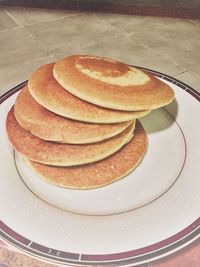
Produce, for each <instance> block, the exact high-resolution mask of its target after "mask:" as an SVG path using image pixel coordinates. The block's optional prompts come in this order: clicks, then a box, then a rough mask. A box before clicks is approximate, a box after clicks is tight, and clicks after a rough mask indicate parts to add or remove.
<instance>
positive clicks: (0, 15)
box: [0, 8, 17, 31]
mask: <svg viewBox="0 0 200 267" xmlns="http://www.w3.org/2000/svg"><path fill="white" fill-rule="evenodd" d="M16 26H17V24H16V23H15V22H14V20H12V18H11V17H10V16H9V15H8V14H7V13H6V11H5V10H4V9H2V8H0V31H2V30H6V29H9V28H13V27H16Z"/></svg>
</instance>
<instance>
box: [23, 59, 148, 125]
mask: <svg viewBox="0 0 200 267" xmlns="http://www.w3.org/2000/svg"><path fill="white" fill-rule="evenodd" d="M53 67H54V63H50V64H47V65H44V66H42V67H40V68H39V69H38V70H36V71H35V72H34V73H33V74H32V75H31V77H30V79H29V82H28V87H29V91H30V93H31V95H32V97H33V98H34V99H35V100H36V101H37V102H38V103H39V104H40V105H42V106H44V107H45V108H46V109H48V110H50V111H52V112H54V113H56V114H58V115H61V116H63V117H67V118H70V119H74V120H79V121H84V122H92V123H116V122H123V121H129V120H134V119H136V118H139V117H143V116H145V115H147V114H148V113H149V112H150V111H149V110H148V111H140V112H133V111H132V112H125V111H116V110H111V109H106V108H102V107H99V106H96V105H93V104H90V103H88V102H86V101H83V100H81V99H79V98H77V97H75V96H74V95H73V94H71V93H69V92H68V91H67V90H65V89H64V88H63V87H62V86H61V85H59V83H58V82H57V81H56V80H55V79H54V77H53Z"/></svg>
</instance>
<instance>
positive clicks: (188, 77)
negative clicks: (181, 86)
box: [175, 71, 200, 93]
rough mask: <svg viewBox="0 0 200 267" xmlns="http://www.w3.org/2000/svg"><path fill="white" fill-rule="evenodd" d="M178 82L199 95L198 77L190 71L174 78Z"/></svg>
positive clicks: (199, 80) (199, 83)
mask: <svg viewBox="0 0 200 267" xmlns="http://www.w3.org/2000/svg"><path fill="white" fill-rule="evenodd" d="M175 78H177V79H178V80H180V81H182V82H184V83H186V84H187V85H189V86H191V87H192V88H194V89H195V90H196V91H198V92H199V93H200V76H197V75H195V74H194V73H192V72H190V71H186V72H183V73H180V74H177V75H176V76H175Z"/></svg>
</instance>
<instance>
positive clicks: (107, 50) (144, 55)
mask: <svg viewBox="0 0 200 267" xmlns="http://www.w3.org/2000/svg"><path fill="white" fill-rule="evenodd" d="M73 52H74V51H73ZM78 52H81V54H88V55H97V56H102V57H109V58H113V59H116V60H119V61H122V62H125V63H127V64H131V65H135V66H141V67H146V68H150V69H154V70H157V71H160V72H163V73H165V74H168V75H172V76H174V75H175V74H177V73H180V72H183V71H184V70H183V69H182V68H181V67H179V66H177V65H176V64H174V63H172V62H170V61H169V60H166V59H164V58H162V57H161V56H160V55H158V54H156V53H155V52H154V51H153V50H152V49H149V48H146V47H144V46H142V45H141V44H139V43H138V42H137V41H136V40H135V39H134V35H133V36H123V37H120V38H117V39H115V40H110V41H108V42H103V43H99V44H95V45H92V46H87V47H85V48H82V50H81V51H78ZM64 56H65V54H60V55H59V57H58V58H62V57H64Z"/></svg>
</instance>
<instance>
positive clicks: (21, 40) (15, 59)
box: [0, 28, 48, 70]
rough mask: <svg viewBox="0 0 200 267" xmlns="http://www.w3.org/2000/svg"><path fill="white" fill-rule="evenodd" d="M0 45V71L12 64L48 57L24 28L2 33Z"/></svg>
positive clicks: (0, 34)
mask: <svg viewBox="0 0 200 267" xmlns="http://www.w3.org/2000/svg"><path fill="white" fill-rule="evenodd" d="M0 44H1V49H0V70H1V69H2V68H4V67H7V66H9V65H12V64H19V63H23V62H26V61H30V60H31V59H38V58H41V57H45V56H48V53H47V52H46V51H44V50H43V49H42V48H40V47H39V46H38V44H37V42H36V41H35V40H34V39H33V38H32V37H31V35H30V34H29V33H28V32H27V30H26V29H24V28H15V29H10V30H7V31H2V32H1V33H0Z"/></svg>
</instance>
